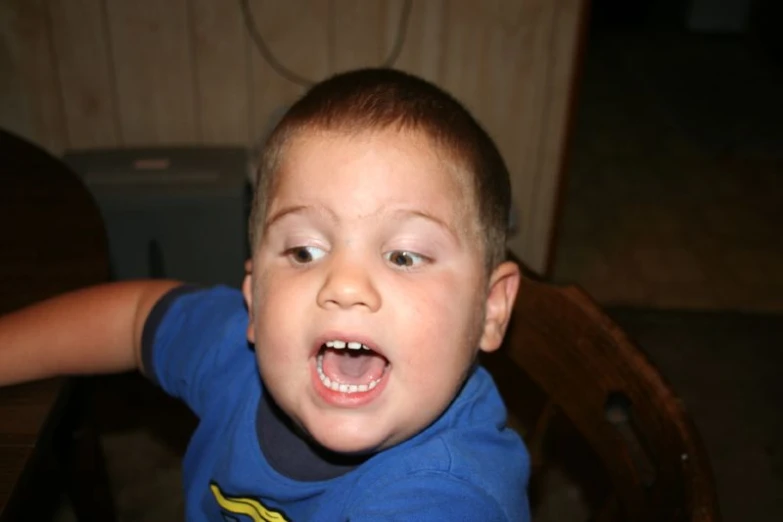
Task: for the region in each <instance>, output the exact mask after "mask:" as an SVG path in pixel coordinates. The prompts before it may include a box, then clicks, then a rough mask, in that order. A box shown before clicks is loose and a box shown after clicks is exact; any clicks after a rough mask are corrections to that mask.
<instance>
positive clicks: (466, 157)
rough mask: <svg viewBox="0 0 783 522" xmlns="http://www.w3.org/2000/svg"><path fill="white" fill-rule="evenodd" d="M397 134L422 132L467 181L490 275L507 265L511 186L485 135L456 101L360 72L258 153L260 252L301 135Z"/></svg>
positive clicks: (330, 88) (309, 100) (422, 84)
mask: <svg viewBox="0 0 783 522" xmlns="http://www.w3.org/2000/svg"><path fill="white" fill-rule="evenodd" d="M386 128H397V129H398V130H414V131H419V132H423V133H424V134H425V135H427V136H428V137H429V138H430V139H432V140H433V142H434V143H435V144H437V145H439V146H441V147H443V148H444V150H445V151H447V152H448V153H449V155H450V157H451V159H452V160H454V161H455V162H456V163H457V165H458V166H459V167H462V168H463V169H464V170H465V171H466V172H467V173H468V175H469V176H470V177H472V186H473V188H474V191H473V192H474V194H475V203H476V207H477V209H478V214H479V216H478V217H479V224H480V225H481V227H482V230H483V233H484V245H483V246H484V254H485V262H486V265H487V268H488V270H491V269H492V268H494V267H495V266H497V265H498V264H499V263H500V262H502V261H503V260H504V259H505V256H506V235H507V231H508V216H509V207H510V204H511V186H510V182H509V174H508V169H507V168H506V165H505V163H504V161H503V158H502V157H501V155H500V152H499V151H498V149H497V147H496V146H495V144H494V142H493V141H492V139H491V138H490V137H489V135H488V134H487V132H486V131H485V130H484V129H483V128H482V127H481V125H479V124H478V122H477V121H476V120H475V119H474V118H473V117H472V116H471V114H470V113H469V112H468V111H467V109H465V107H463V106H462V104H460V103H459V102H458V101H457V100H455V99H454V98H453V97H452V96H450V95H449V94H447V93H446V92H444V91H443V90H441V89H440V88H438V87H436V86H435V85H433V84H431V83H429V82H427V81H425V80H423V79H421V78H418V77H416V76H412V75H410V74H407V73H403V72H400V71H396V70H392V69H360V70H356V71H350V72H346V73H342V74H338V75H335V76H332V77H331V78H329V79H327V80H325V81H323V82H321V83H318V84H316V85H315V86H313V87H312V88H311V89H310V90H309V91H308V92H307V93H306V94H305V95H304V96H303V97H302V98H300V99H299V100H298V101H297V102H296V103H295V104H294V105H293V106H292V107H291V108H290V109H289V110H288V112H287V113H286V114H285V116H284V117H283V118H282V120H281V121H280V123H278V125H277V127H275V129H274V130H273V131H272V133H271V134H270V136H269V138H268V139H267V141H266V143H265V145H264V147H263V150H262V152H261V158H260V164H259V168H258V179H257V184H256V193H255V198H254V202H253V208H252V213H251V218H250V227H249V228H250V244H251V247H252V249H253V251H255V247H256V241H257V240H258V233H259V229H260V227H261V226H262V225H263V219H264V217H265V213H266V205H267V197H268V195H269V194H272V193H273V191H274V188H275V173H276V171H277V170H278V168H279V166H280V161H281V158H282V156H283V155H284V153H285V148H286V144H287V143H288V142H289V140H290V139H291V138H292V137H293V136H294V135H296V134H297V133H298V132H300V131H303V130H324V131H332V130H339V131H346V132H361V131H366V130H381V129H386Z"/></svg>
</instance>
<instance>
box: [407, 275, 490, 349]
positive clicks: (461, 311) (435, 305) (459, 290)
mask: <svg viewBox="0 0 783 522" xmlns="http://www.w3.org/2000/svg"><path fill="white" fill-rule="evenodd" d="M480 292H481V290H480V288H478V285H476V284H475V283H472V282H470V281H465V280H464V278H459V277H456V276H454V275H451V274H448V273H446V274H442V275H439V276H438V277H437V278H430V279H428V280H427V281H416V280H412V281H410V282H408V283H406V285H405V288H404V289H403V291H401V292H399V294H398V295H397V296H396V298H395V303H394V304H393V306H394V307H395V308H396V309H397V312H396V315H397V316H398V317H400V319H402V317H404V321H403V322H404V323H405V324H407V325H408V327H407V328H408V332H409V335H412V336H415V340H412V342H415V343H417V344H418V345H420V346H419V349H418V350H412V351H411V356H412V357H413V356H415V357H417V358H423V359H430V358H442V357H447V356H448V358H449V359H450V360H453V361H454V362H455V363H457V362H461V360H462V357H460V356H459V355H460V350H461V349H462V351H464V352H468V355H467V357H468V358H472V351H473V350H474V349H475V348H476V346H477V343H478V331H479V330H480V328H479V326H480V324H481V313H482V309H483V308H482V306H481V303H482V301H481V293H480ZM454 355H456V357H454Z"/></svg>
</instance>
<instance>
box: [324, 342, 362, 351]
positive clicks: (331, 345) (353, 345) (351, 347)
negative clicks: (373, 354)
mask: <svg viewBox="0 0 783 522" xmlns="http://www.w3.org/2000/svg"><path fill="white" fill-rule="evenodd" d="M326 347H327V348H335V349H336V350H342V349H344V348H348V349H349V350H369V348H367V347H366V346H365V345H363V344H362V343H357V342H355V341H351V342H348V343H346V342H345V341H326Z"/></svg>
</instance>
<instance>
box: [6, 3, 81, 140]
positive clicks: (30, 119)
mask: <svg viewBox="0 0 783 522" xmlns="http://www.w3.org/2000/svg"><path fill="white" fill-rule="evenodd" d="M0 10H1V11H0V13H1V14H0V16H2V27H3V33H4V44H5V45H7V47H6V49H7V52H8V56H9V57H10V62H11V63H10V64H9V69H10V72H11V74H13V75H15V76H16V77H17V78H18V80H19V83H18V85H19V86H20V87H21V89H17V88H16V86H15V85H9V87H8V91H10V92H9V94H11V96H12V98H11V99H10V100H7V101H4V102H3V103H10V104H14V105H15V106H16V110H11V111H9V115H11V116H17V117H20V118H23V120H22V121H19V122H18V123H17V122H14V121H10V122H7V123H5V125H7V126H8V128H9V129H11V130H15V131H18V132H19V133H20V134H21V135H22V136H25V137H27V138H29V139H32V140H33V141H36V142H38V143H43V144H45V145H46V146H47V147H48V148H50V149H53V150H63V149H64V148H65V147H68V146H69V142H68V133H67V130H66V125H65V114H64V112H63V99H62V91H61V88H60V79H59V76H58V74H57V71H58V64H57V59H56V56H55V54H54V48H53V45H52V39H51V18H50V16H49V12H48V10H47V2H45V1H44V0H7V1H5V2H0ZM9 83H10V82H9Z"/></svg>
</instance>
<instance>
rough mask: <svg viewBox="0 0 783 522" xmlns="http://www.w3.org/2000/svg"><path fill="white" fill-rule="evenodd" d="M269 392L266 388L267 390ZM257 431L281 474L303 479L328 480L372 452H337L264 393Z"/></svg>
mask: <svg viewBox="0 0 783 522" xmlns="http://www.w3.org/2000/svg"><path fill="white" fill-rule="evenodd" d="M264 391H266V390H264ZM256 434H257V435H258V445H259V446H260V447H261V452H262V453H263V454H264V457H266V460H267V461H268V462H269V464H270V465H271V466H272V467H273V468H274V469H275V471H277V472H278V473H280V474H281V475H284V476H286V477H288V478H290V479H293V480H299V481H303V482H317V481H322V480H329V479H333V478H336V477H339V476H341V475H344V474H345V473H348V472H349V471H351V470H352V469H354V468H355V467H356V466H358V465H359V464H361V463H362V462H364V461H365V460H367V459H368V458H369V457H370V456H369V455H362V456H354V455H344V454H341V453H335V452H333V451H330V450H327V449H326V448H323V447H322V446H319V445H318V444H317V443H316V442H315V441H313V440H312V439H310V438H309V437H308V436H307V434H305V433H304V432H303V431H302V430H301V429H300V428H299V427H298V426H296V425H295V424H294V423H293V422H292V421H291V419H289V418H288V416H287V415H286V414H285V413H283V411H282V410H281V409H280V408H279V407H278V406H277V404H275V403H274V401H273V400H272V398H271V397H270V396H269V394H268V393H262V395H261V399H260V400H259V404H258V412H257V414H256Z"/></svg>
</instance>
